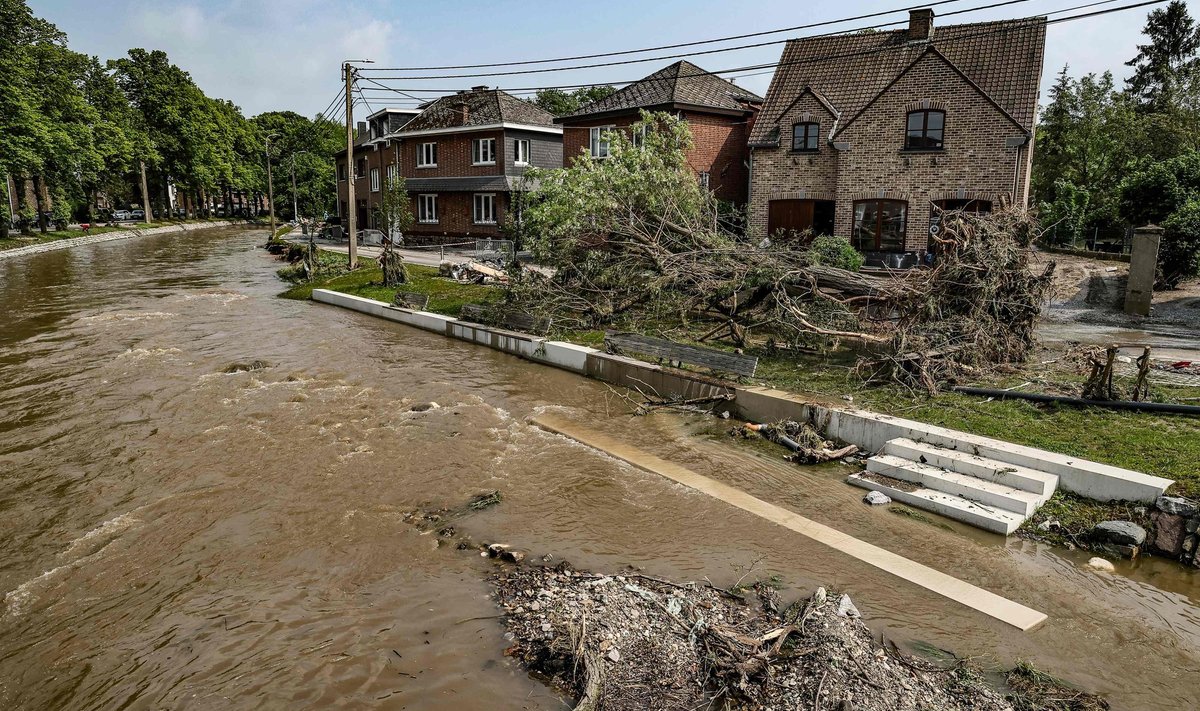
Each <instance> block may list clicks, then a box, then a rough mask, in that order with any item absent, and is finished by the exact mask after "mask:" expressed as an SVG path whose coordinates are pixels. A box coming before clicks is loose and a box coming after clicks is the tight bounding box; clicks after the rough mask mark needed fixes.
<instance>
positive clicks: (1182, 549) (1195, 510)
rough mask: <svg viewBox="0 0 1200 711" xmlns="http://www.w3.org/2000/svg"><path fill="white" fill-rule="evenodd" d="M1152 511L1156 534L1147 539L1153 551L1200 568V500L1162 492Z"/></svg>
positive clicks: (1151, 516)
mask: <svg viewBox="0 0 1200 711" xmlns="http://www.w3.org/2000/svg"><path fill="white" fill-rule="evenodd" d="M1155 508H1156V509H1157V511H1155V512H1154V513H1152V514H1150V519H1151V520H1152V521H1153V522H1154V534H1153V538H1152V539H1150V538H1148V539H1147V540H1146V546H1147V547H1148V548H1149V549H1150V551H1151V552H1152V553H1155V554H1158V555H1162V556H1165V557H1168V558H1174V559H1176V560H1178V561H1179V562H1181V563H1183V564H1185V565H1190V566H1193V567H1196V568H1200V556H1197V555H1196V552H1197V548H1200V533H1197V529H1198V528H1200V504H1197V503H1196V502H1195V501H1191V500H1189V499H1184V498H1181V497H1177V496H1160V497H1159V499H1158V502H1157V504H1156V506H1155Z"/></svg>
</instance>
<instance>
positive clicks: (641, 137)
mask: <svg viewBox="0 0 1200 711" xmlns="http://www.w3.org/2000/svg"><path fill="white" fill-rule="evenodd" d="M645 143H646V124H644V123H643V124H641V125H639V126H636V127H634V129H633V147H634V148H641V147H642V145H644V144H645Z"/></svg>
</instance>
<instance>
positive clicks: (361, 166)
mask: <svg viewBox="0 0 1200 711" xmlns="http://www.w3.org/2000/svg"><path fill="white" fill-rule="evenodd" d="M354 177H355V178H356V179H357V178H365V177H367V159H366V158H359V159H358V160H356V161H354Z"/></svg>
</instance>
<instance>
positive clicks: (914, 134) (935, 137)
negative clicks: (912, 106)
mask: <svg viewBox="0 0 1200 711" xmlns="http://www.w3.org/2000/svg"><path fill="white" fill-rule="evenodd" d="M945 126H946V112H945V111H934V110H922V111H909V112H908V130H907V132H906V134H905V139H904V147H905V148H908V149H915V150H941V148H942V135H943V129H944V128H945Z"/></svg>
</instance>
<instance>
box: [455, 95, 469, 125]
mask: <svg viewBox="0 0 1200 711" xmlns="http://www.w3.org/2000/svg"><path fill="white" fill-rule="evenodd" d="M470 111H471V110H470V107H469V106H468V105H467V102H466V100H465V99H460V100H459V101H458V103H456V104H454V116H455V119H456V120H457V121H458V125H459V126H466V125H467V117H468V116H470Z"/></svg>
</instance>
